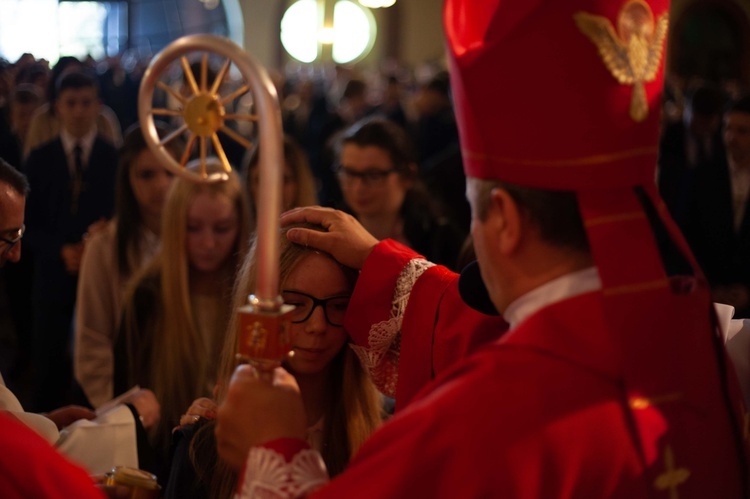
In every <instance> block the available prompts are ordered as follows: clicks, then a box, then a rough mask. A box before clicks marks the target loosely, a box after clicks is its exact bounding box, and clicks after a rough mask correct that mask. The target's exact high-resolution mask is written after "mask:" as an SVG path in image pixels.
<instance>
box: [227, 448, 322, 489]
mask: <svg viewBox="0 0 750 499" xmlns="http://www.w3.org/2000/svg"><path fill="white" fill-rule="evenodd" d="M326 483H328V473H327V472H326V467H325V464H324V463H323V458H321V457H320V454H319V453H318V452H317V451H314V450H310V449H305V450H301V451H299V452H297V453H296V454H295V455H294V457H293V458H292V460H291V461H290V462H287V461H286V459H285V458H284V456H283V455H282V454H280V453H278V452H276V451H275V450H273V449H268V448H265V447H253V448H252V449H250V453H249V454H248V457H247V463H246V465H245V475H244V477H243V480H242V485H241V487H240V489H239V490H238V491H237V494H236V495H235V499H250V498H254V499H255V498H257V499H286V498H296V497H305V496H308V495H310V494H312V493H313V492H314V491H315V490H317V489H319V488H320V487H322V486H323V485H325V484H326Z"/></svg>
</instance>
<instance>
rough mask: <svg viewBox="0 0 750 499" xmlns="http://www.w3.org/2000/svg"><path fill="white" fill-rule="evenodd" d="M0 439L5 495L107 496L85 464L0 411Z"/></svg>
mask: <svg viewBox="0 0 750 499" xmlns="http://www.w3.org/2000/svg"><path fill="white" fill-rule="evenodd" d="M0 442H1V443H2V445H1V448H2V452H0V497H3V499H16V498H18V499H26V498H31V497H34V498H37V497H38V498H45V499H68V498H73V497H75V498H76V499H79V498H80V499H87V498H91V499H93V498H96V499H102V498H103V497H104V496H103V495H102V494H101V493H100V492H99V491H98V490H97V489H96V488H95V487H94V483H93V482H92V481H91V478H89V476H88V474H87V473H86V471H84V470H83V468H79V467H78V466H76V465H74V464H72V463H70V462H69V461H67V460H66V459H65V458H64V457H63V456H61V455H60V454H59V453H58V452H57V451H56V450H55V449H53V448H52V447H50V445H49V444H48V443H47V442H45V441H44V440H43V439H42V438H41V437H39V435H37V434H36V433H34V432H33V431H31V430H30V429H28V428H27V427H26V426H24V425H23V424H21V423H20V422H18V421H17V420H15V419H14V418H11V417H9V416H6V415H4V414H2V413H1V412H0Z"/></svg>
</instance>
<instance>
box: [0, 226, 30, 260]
mask: <svg viewBox="0 0 750 499" xmlns="http://www.w3.org/2000/svg"><path fill="white" fill-rule="evenodd" d="M25 232H26V225H21V227H20V228H18V229H12V230H9V231H6V232H5V234H9V235H10V236H11V237H9V238H8V237H4V236H2V237H0V241H2V242H4V243H5V244H7V245H8V246H7V247H6V248H5V249H4V250H3V252H2V255H3V256H5V255H7V254H8V252H9V251H10V250H12V249H13V246H15V245H16V244H18V242H19V241H20V240H21V238H22V237H23V234H24V233H25Z"/></svg>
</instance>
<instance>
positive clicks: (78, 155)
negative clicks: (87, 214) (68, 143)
mask: <svg viewBox="0 0 750 499" xmlns="http://www.w3.org/2000/svg"><path fill="white" fill-rule="evenodd" d="M73 166H74V167H75V171H74V172H73V183H72V187H71V193H70V212H71V213H73V214H76V213H78V198H79V197H80V196H81V192H82V191H83V148H82V147H81V144H76V145H75V147H74V148H73Z"/></svg>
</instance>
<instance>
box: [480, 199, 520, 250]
mask: <svg viewBox="0 0 750 499" xmlns="http://www.w3.org/2000/svg"><path fill="white" fill-rule="evenodd" d="M486 222H487V223H488V228H489V229H490V231H491V232H492V233H493V234H492V237H494V238H495V239H496V240H495V246H496V248H497V249H498V250H499V251H500V252H501V253H503V254H511V253H513V252H515V251H516V249H517V248H518V246H519V244H520V242H521V240H522V237H523V230H524V226H525V224H524V217H523V211H522V209H521V206H520V205H519V204H518V202H517V201H516V200H515V199H514V198H513V196H511V195H510V193H509V192H508V191H507V190H505V189H503V188H502V187H496V188H494V189H492V191H491V192H490V208H489V210H488V213H487V221H486Z"/></svg>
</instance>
